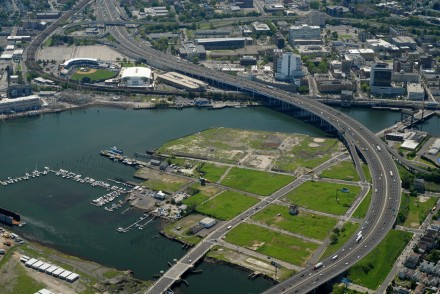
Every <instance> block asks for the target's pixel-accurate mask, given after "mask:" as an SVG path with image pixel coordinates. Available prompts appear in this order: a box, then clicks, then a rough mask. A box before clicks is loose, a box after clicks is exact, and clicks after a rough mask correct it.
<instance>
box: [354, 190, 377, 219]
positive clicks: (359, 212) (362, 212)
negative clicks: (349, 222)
mask: <svg viewBox="0 0 440 294" xmlns="http://www.w3.org/2000/svg"><path fill="white" fill-rule="evenodd" d="M372 193H373V192H372V191H371V190H370V191H368V194H367V195H366V196H365V197H364V199H362V202H361V203H360V204H359V206H358V207H357V208H356V211H355V212H354V213H353V217H356V218H364V217H365V216H366V215H367V212H368V208H369V207H370V203H371V196H372Z"/></svg>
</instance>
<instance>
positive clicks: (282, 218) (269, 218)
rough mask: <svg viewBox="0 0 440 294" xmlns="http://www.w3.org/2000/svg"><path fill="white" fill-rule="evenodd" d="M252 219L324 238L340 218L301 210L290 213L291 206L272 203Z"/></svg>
mask: <svg viewBox="0 0 440 294" xmlns="http://www.w3.org/2000/svg"><path fill="white" fill-rule="evenodd" d="M252 219H254V220H256V221H258V222H261V223H263V224H265V225H268V226H274V227H278V228H280V229H283V230H286V231H289V232H292V233H296V234H300V235H303V236H306V237H309V238H314V239H318V240H324V239H325V238H326V237H327V235H328V234H329V232H330V231H331V230H332V229H333V228H334V227H335V226H336V223H337V222H338V220H337V219H336V218H330V217H326V216H322V215H314V214H310V213H307V212H303V211H301V212H300V213H299V214H298V215H295V216H294V215H291V214H289V208H288V207H286V206H282V205H277V204H272V205H269V206H268V207H266V208H265V209H263V210H262V211H260V212H258V213H257V214H255V215H253V216H252Z"/></svg>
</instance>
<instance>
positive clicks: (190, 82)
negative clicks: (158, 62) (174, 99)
mask: <svg viewBox="0 0 440 294" xmlns="http://www.w3.org/2000/svg"><path fill="white" fill-rule="evenodd" d="M157 79H158V80H159V81H162V82H164V83H166V84H169V85H171V86H174V87H176V88H181V89H185V90H188V91H204V90H205V89H206V84H205V83H204V82H202V81H200V80H196V79H193V78H190V77H187V76H185V75H182V74H179V73H177V72H167V73H166V74H163V75H158V76H157Z"/></svg>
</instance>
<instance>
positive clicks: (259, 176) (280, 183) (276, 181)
mask: <svg viewBox="0 0 440 294" xmlns="http://www.w3.org/2000/svg"><path fill="white" fill-rule="evenodd" d="M293 180H294V177H293V176H287V175H280V174H275V173H270V172H264V171H257V170H251V169H245V168H238V167H234V168H232V169H231V170H230V171H229V173H228V174H227V176H226V177H225V178H224V179H223V181H222V182H221V184H222V185H225V186H228V187H231V188H235V189H238V190H242V191H246V192H250V193H254V194H258V195H263V196H268V195H271V194H272V193H274V192H275V191H277V190H278V189H281V188H282V187H284V186H285V185H287V184H288V183H290V182H291V181H293Z"/></svg>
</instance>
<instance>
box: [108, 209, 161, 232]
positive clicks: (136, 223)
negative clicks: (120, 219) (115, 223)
mask: <svg viewBox="0 0 440 294" xmlns="http://www.w3.org/2000/svg"><path fill="white" fill-rule="evenodd" d="M149 217H150V214H148V213H144V214H143V215H142V216H141V217H139V218H138V219H137V220H136V221H135V222H134V223H132V224H131V225H129V226H128V227H125V228H124V227H119V228H117V229H116V231H118V232H119V233H127V232H128V231H130V230H131V229H132V228H138V229H139V230H143V229H144V227H145V226H147V225H148V224H150V223H151V222H152V221H154V220H155V219H156V216H153V217H152V218H151V219H149V220H147V221H146V222H145V223H143V224H141V223H142V222H143V221H144V220H145V219H147V218H149Z"/></svg>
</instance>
